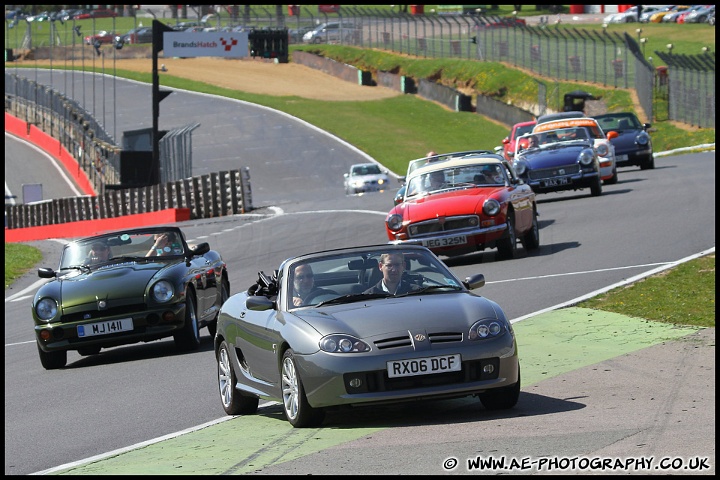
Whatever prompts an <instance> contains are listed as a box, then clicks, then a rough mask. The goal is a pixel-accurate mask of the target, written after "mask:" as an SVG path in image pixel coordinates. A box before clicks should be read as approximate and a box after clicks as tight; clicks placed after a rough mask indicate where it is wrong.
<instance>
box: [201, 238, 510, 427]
mask: <svg viewBox="0 0 720 480" xmlns="http://www.w3.org/2000/svg"><path fill="white" fill-rule="evenodd" d="M484 284H485V279H484V277H483V275H482V274H476V275H473V276H470V277H468V278H466V279H465V280H460V279H458V278H457V277H456V276H455V275H454V274H453V273H452V272H451V271H450V270H449V269H448V268H447V267H446V266H445V264H444V263H443V262H442V261H440V260H439V259H438V257H436V256H435V254H433V253H432V252H431V251H430V250H429V249H427V248H426V247H423V246H417V245H377V246H367V247H356V248H348V249H340V250H330V251H324V252H318V253H312V254H307V255H302V256H298V257H293V258H289V259H287V260H285V261H284V262H283V263H282V264H281V265H280V268H279V269H278V270H274V271H272V272H270V273H265V272H259V274H258V280H257V283H256V284H254V285H252V286H251V287H250V288H249V289H248V290H247V291H244V292H241V293H237V294H235V295H233V296H231V297H230V298H229V299H228V300H227V301H226V302H225V304H224V305H223V306H222V308H221V310H220V314H219V316H218V323H217V333H216V335H215V355H216V359H217V375H218V376H217V378H218V388H219V393H220V400H221V402H222V406H223V408H224V410H225V412H226V413H227V414H228V415H237V414H252V413H255V412H256V411H257V408H258V402H259V399H263V400H271V401H277V402H279V403H281V404H282V406H283V410H284V413H285V417H286V418H287V420H288V422H290V424H291V425H293V426H294V427H309V426H317V425H319V424H321V423H322V421H323V419H324V416H325V412H326V410H328V409H330V408H343V407H352V406H360V405H372V404H383V403H395V402H405V401H414V400H425V399H437V398H454V397H464V396H470V395H475V396H477V397H479V399H480V402H482V405H483V406H484V407H485V408H486V409H489V410H496V409H508V408H512V407H514V406H515V404H516V403H517V401H518V397H519V395H520V364H519V361H518V349H517V342H516V339H515V333H514V332H513V328H512V326H511V324H510V322H509V321H508V319H507V318H506V316H505V314H504V313H503V310H502V309H501V308H500V306H499V305H498V304H497V303H495V302H493V301H491V300H488V299H487V298H484V297H482V296H480V295H477V294H475V293H473V292H471V290H473V289H476V288H479V287H482V286H483V285H484ZM391 292H392V293H391Z"/></svg>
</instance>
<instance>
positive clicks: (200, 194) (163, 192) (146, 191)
mask: <svg viewBox="0 0 720 480" xmlns="http://www.w3.org/2000/svg"><path fill="white" fill-rule="evenodd" d="M169 208H188V209H190V218H191V219H198V218H214V217H220V216H226V215H235V214H239V213H245V212H247V211H250V210H252V209H253V206H252V193H251V189H250V171H249V169H248V168H247V167H245V168H242V169H239V170H231V171H226V172H216V173H211V174H208V175H202V176H199V177H192V178H186V179H183V180H177V181H174V182H167V183H165V184H161V185H152V186H148V187H140V188H127V189H123V190H115V191H107V192H105V193H104V194H103V195H98V196H96V197H93V196H84V197H70V198H61V199H54V200H47V201H44V202H38V203H33V204H21V205H5V219H6V221H7V225H6V228H8V229H14V228H28V227H39V226H45V225H56V224H61V223H67V222H76V221H82V220H98V219H105V218H115V217H121V216H125V215H134V214H138V213H150V212H157V211H160V210H166V209H169Z"/></svg>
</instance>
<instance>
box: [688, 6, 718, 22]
mask: <svg viewBox="0 0 720 480" xmlns="http://www.w3.org/2000/svg"><path fill="white" fill-rule="evenodd" d="M696 6H697V7H699V8H696V9H694V10H692V11H691V12H689V13H688V14H687V15H685V18H684V21H683V23H705V22H707V21H708V18H709V17H710V15H714V14H715V5H699V6H698V5H696Z"/></svg>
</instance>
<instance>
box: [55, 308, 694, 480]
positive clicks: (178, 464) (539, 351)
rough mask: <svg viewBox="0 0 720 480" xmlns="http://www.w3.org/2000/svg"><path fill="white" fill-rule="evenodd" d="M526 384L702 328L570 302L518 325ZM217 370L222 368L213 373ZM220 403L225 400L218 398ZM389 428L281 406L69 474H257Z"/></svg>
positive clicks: (516, 329)
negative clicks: (295, 417)
mask: <svg viewBox="0 0 720 480" xmlns="http://www.w3.org/2000/svg"><path fill="white" fill-rule="evenodd" d="M513 328H514V329H515V332H516V334H517V337H518V350H519V352H520V367H521V369H522V383H523V386H530V385H532V384H535V383H538V382H540V381H542V380H545V379H547V378H551V377H555V376H557V375H561V374H563V373H565V372H569V371H572V370H576V369H578V368H582V367H585V366H588V365H593V364H596V363H599V362H602V361H604V360H607V359H610V358H614V357H618V356H620V355H624V354H626V353H630V352H633V351H636V350H640V349H642V348H646V347H650V346H652V345H656V344H659V343H662V342H665V341H669V340H675V339H678V338H680V337H683V336H685V335H688V334H691V333H694V332H696V331H697V330H699V329H698V328H691V327H676V326H673V325H667V324H664V323H656V322H650V321H647V320H643V319H640V318H631V317H626V316H623V315H618V314H615V313H608V312H602V311H597V310H590V309H583V308H567V309H561V310H555V311H552V312H548V313H544V314H542V315H538V316H536V317H532V318H529V319H526V320H523V321H521V322H518V323H515V324H514V325H513ZM208 375H214V372H208ZM218 402H219V399H218ZM382 429H383V428H337V427H328V428H317V429H296V428H293V427H291V426H290V424H289V423H288V422H287V421H286V420H285V418H284V417H283V415H282V411H281V409H280V408H279V406H272V407H267V408H264V409H261V413H258V414H257V415H250V416H241V417H237V418H233V419H231V420H228V421H226V422H223V423H220V424H217V425H213V426H211V427H207V428H204V429H202V430H198V431H196V432H192V433H187V434H185V435H181V436H179V437H176V438H173V439H170V440H165V441H162V442H159V443H156V444H153V445H149V446H146V447H143V448H139V449H137V450H133V451H130V452H127V453H123V454H120V455H117V456H115V457H112V458H108V459H105V460H101V461H97V462H94V463H91V464H87V465H83V466H79V467H75V468H71V469H67V470H64V471H62V472H56V473H58V474H61V475H68V474H70V475H140V474H145V475H152V474H158V475H161V474H163V475H167V474H176V475H191V474H192V475H221V474H244V473H253V472H254V471H256V470H259V469H262V468H264V467H267V466H270V465H274V464H278V463H282V462H286V461H288V460H293V459H295V458H299V457H302V456H305V455H309V454H311V453H315V452H319V451H321V450H324V449H326V448H329V447H332V446H335V445H339V444H342V443H345V442H349V441H351V440H355V439H358V438H361V437H364V436H367V435H372V434H373V433H374V432H376V431H379V430H382Z"/></svg>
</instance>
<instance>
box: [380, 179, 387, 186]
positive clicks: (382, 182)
mask: <svg viewBox="0 0 720 480" xmlns="http://www.w3.org/2000/svg"><path fill="white" fill-rule="evenodd" d="M386 182H387V180H385V179H384V178H378V185H383V184H385V183H386Z"/></svg>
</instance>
